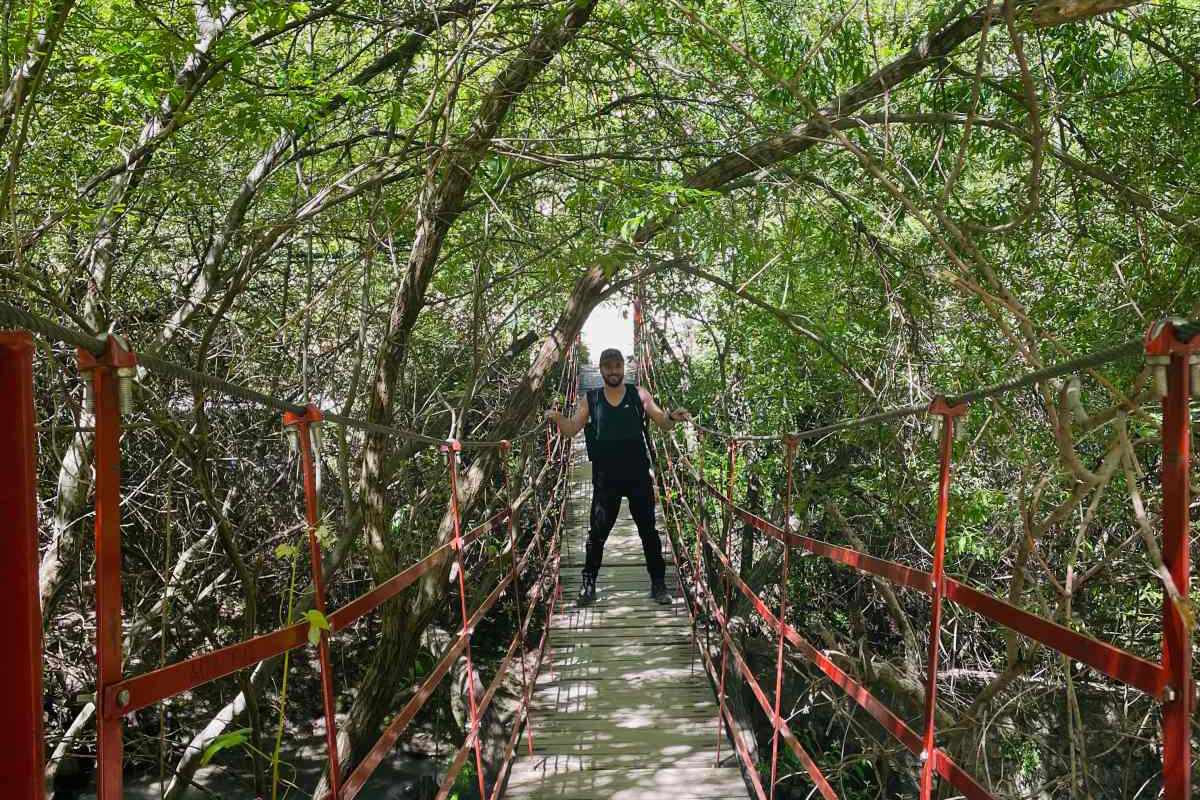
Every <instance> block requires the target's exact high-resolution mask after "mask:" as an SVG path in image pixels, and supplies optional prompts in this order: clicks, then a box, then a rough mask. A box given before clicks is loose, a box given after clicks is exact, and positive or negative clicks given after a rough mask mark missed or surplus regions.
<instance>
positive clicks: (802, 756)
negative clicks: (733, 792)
mask: <svg viewBox="0 0 1200 800" xmlns="http://www.w3.org/2000/svg"><path fill="white" fill-rule="evenodd" d="M722 555H724V554H722ZM724 563H725V561H724V560H722V564H724ZM730 572H732V569H730ZM710 611H711V613H712V615H713V616H714V617H715V618H716V620H717V625H718V627H720V629H721V639H722V641H723V642H724V643H725V648H726V649H727V650H728V651H729V654H730V655H731V656H733V661H734V665H735V666H736V667H737V668H738V672H740V673H741V675H742V680H744V681H745V682H746V685H747V686H749V687H750V693H751V694H753V695H754V699H755V700H757V701H758V705H759V707H760V708H762V710H763V712H765V713H766V714H767V715H768V716H774V707H773V705H772V703H771V701H770V700H768V699H767V695H766V692H764V691H763V690H762V686H760V685H759V683H758V679H757V678H756V677H754V672H753V671H752V670H751V669H750V666H749V665H748V664H747V663H746V660H745V659H744V658H743V657H742V653H741V651H740V650H739V649H738V648H737V645H736V644H735V643H734V641H733V639H732V638H731V637H730V635H729V624H728V622H727V621H726V619H725V615H724V614H722V613H721V609H720V608H719V607H718V606H717V605H716V603H713V604H711V606H710ZM776 697H777V698H778V695H776ZM774 729H775V731H776V732H777V733H779V734H780V735H781V736H782V737H783V740H784V741H785V742H786V743H787V745H788V747H789V748H790V749H791V751H792V753H793V754H795V756H796V758H797V759H798V760H799V761H800V763H801V764H803V765H804V769H805V771H807V772H808V776H809V777H810V778H812V781H813V784H814V785H815V786H816V787H817V791H818V792H820V793H821V796H822V797H824V798H825V800H837V793H836V792H834V791H833V787H832V786H830V785H829V781H828V780H827V779H826V778H825V775H824V773H822V772H821V768H820V767H819V766H818V765H817V762H815V761H813V759H812V756H810V755H809V754H808V751H807V750H805V749H804V746H803V745H802V744H800V740H799V739H797V738H796V736H795V735H794V734H793V733H792V729H791V727H790V726H789V725H788V724H787V723H786V722H784V721H783V719H781V718H779V717H778V716H774ZM752 774H753V777H754V778H755V780H756V782H757V777H758V770H757V769H756V770H755V771H754V772H753V773H752ZM759 789H760V791H761V786H760V787H759Z"/></svg>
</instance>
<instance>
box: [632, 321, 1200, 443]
mask: <svg viewBox="0 0 1200 800" xmlns="http://www.w3.org/2000/svg"><path fill="white" fill-rule="evenodd" d="M1165 325H1170V326H1171V328H1172V330H1173V332H1174V335H1175V337H1176V338H1177V339H1178V341H1179V342H1181V343H1184V344H1190V342H1191V340H1192V339H1193V338H1195V337H1196V336H1197V335H1198V334H1200V321H1196V322H1190V321H1183V320H1177V321H1174V322H1169V321H1168V322H1163V323H1159V324H1158V325H1156V326H1155V328H1154V329H1153V330H1152V331H1151V332H1150V334H1148V335H1147V337H1145V338H1138V339H1129V340H1127V341H1124V342H1120V343H1118V344H1114V345H1110V346H1108V347H1103V348H1100V349H1098V350H1093V351H1091V352H1089V353H1086V354H1084V355H1081V356H1078V357H1076V358H1071V359H1067V360H1065V361H1060V362H1057V363H1055V364H1050V365H1048V366H1046V367H1042V368H1041V369H1036V370H1030V371H1028V372H1024V373H1022V374H1020V375H1017V376H1016V377H1013V378H1010V379H1009V380H1006V381H1001V382H999V383H994V384H989V385H986V386H978V387H975V388H973V389H968V390H966V391H963V392H960V393H958V394H952V395H945V396H944V399H945V401H946V403H947V404H948V405H950V406H957V405H969V404H971V403H974V402H976V401H978V400H986V399H990V398H994V397H1001V396H1003V395H1006V394H1008V393H1010V392H1013V391H1016V390H1018V389H1024V388H1028V387H1030V386H1034V385H1036V384H1038V383H1041V382H1043V381H1048V380H1053V379H1054V378H1061V377H1064V376H1067V375H1075V374H1078V373H1080V372H1084V371H1086V370H1089V369H1095V368H1097V367H1101V366H1104V365H1106V364H1111V363H1113V362H1115V361H1119V360H1121V359H1123V358H1130V357H1133V356H1137V355H1142V354H1144V353H1145V348H1146V341H1147V340H1148V339H1149V338H1151V337H1152V336H1155V335H1157V332H1160V331H1161V330H1163V329H1164V326H1165ZM653 333H654V331H653V329H650V330H648V331H647V334H653ZM643 339H647V340H648V336H645V335H644V336H643ZM1160 382H1165V375H1164V376H1163V377H1162V378H1161V380H1160ZM1160 391H1161V392H1165V385H1164V386H1163V388H1162V389H1161V390H1160ZM927 414H929V403H927V402H926V403H910V404H908V405H903V406H896V407H895V408H890V409H887V410H884V411H880V412H877V413H874V414H865V415H857V416H853V417H847V418H845V419H842V420H838V421H836V422H831V423H829V424H827V425H820V426H817V427H814V428H808V429H806V430H800V431H791V432H784V433H753V432H742V433H730V432H727V431H720V430H716V429H714V428H711V427H708V426H706V425H703V424H701V423H700V422H698V421H695V420H693V422H692V426H693V427H694V428H696V430H698V431H701V432H703V433H706V434H708V435H710V436H713V437H715V438H718V439H723V440H726V441H728V440H734V441H739V442H778V441H781V440H783V441H786V440H789V439H790V440H793V441H797V442H799V441H805V440H808V439H818V438H821V437H822V436H827V435H829V434H831V433H837V432H839V431H846V430H853V429H856V428H862V427H866V426H869V425H878V424H880V423H884V422H893V421H896V420H900V419H904V418H906V417H916V416H925V415H927Z"/></svg>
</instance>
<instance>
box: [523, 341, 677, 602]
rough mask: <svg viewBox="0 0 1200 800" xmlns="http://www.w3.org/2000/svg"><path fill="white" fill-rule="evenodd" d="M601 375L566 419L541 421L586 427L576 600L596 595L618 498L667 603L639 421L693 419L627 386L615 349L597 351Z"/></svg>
mask: <svg viewBox="0 0 1200 800" xmlns="http://www.w3.org/2000/svg"><path fill="white" fill-rule="evenodd" d="M600 377H601V378H603V379H604V386H603V387H602V388H600V389H591V390H589V391H588V393H587V397H586V402H583V403H580V404H579V408H578V409H576V410H575V414H574V415H572V416H571V417H566V416H564V415H563V414H562V413H560V412H558V411H547V412H546V420H547V421H548V422H553V423H554V424H556V425H557V426H558V430H559V432H560V433H562V434H563V435H564V436H574V435H575V434H576V433H578V432H579V430H580V429H581V428H583V427H584V426H585V425H586V426H587V428H588V430H587V442H588V458H589V459H591V462H592V513H591V528H590V530H589V531H588V540H587V558H586V560H585V563H584V567H583V587H582V588H581V589H580V590H579V598H578V604H579V605H580V606H586V605H590V604H591V603H592V602H593V601H594V600H595V599H596V575H597V574H598V573H599V572H600V560H601V557H602V556H603V554H604V542H605V540H607V539H608V534H609V532H610V531H611V530H612V528H613V524H614V523H615V522H616V521H617V512H618V511H619V510H620V508H621V498H622V497H626V498H628V499H629V514H630V516H632V517H633V521H634V522H635V523H636V524H637V529H638V536H640V537H641V539H642V551H643V552H644V553H645V554H646V570H647V571H648V572H649V573H650V597H651V598H652V599H653V600H654V601H655V602H657V603H660V604H662V605H670V603H671V594H670V592H668V591H667V585H666V581H665V580H664V576H665V573H666V566H665V565H664V564H663V556H662V542H661V540H660V539H659V536H658V531H657V530H655V528H654V484H653V481H652V479H651V477H650V454H649V442H648V441H647V436H648V435H649V434H648V432H647V431H646V429H645V424H644V423H645V419H646V417H649V418H650V419H652V420H654V422H655V424H656V425H658V427H660V428H661V429H663V430H664V431H669V430H670V429H671V428H673V427H674V426H675V423H676V422H686V421H687V420H689V419H691V418H692V417H691V414H689V413H688V412H687V411H685V410H683V409H677V410H675V411H671V412H666V411H663V410H662V409H661V408H659V407H658V404H657V403H655V402H654V398H653V397H651V396H650V393H649V392H647V391H646V390H645V389H643V388H642V387H640V386H632V385H630V386H626V385H625V358H624V356H622V355H621V351H620V350H614V349H611V348H610V349H608V350H605V351H604V352H603V353H601V354H600Z"/></svg>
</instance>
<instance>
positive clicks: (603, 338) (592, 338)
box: [582, 299, 633, 364]
mask: <svg viewBox="0 0 1200 800" xmlns="http://www.w3.org/2000/svg"><path fill="white" fill-rule="evenodd" d="M582 338H583V344H584V346H585V347H587V349H588V354H589V355H590V357H591V362H592V364H595V363H596V360H597V359H598V358H600V351H602V350H605V349H607V348H609V347H615V348H617V349H618V350H620V351H621V352H622V353H624V354H625V360H626V361H628V360H629V359H630V358H632V356H633V308H632V307H631V305H630V304H629V302H628V301H625V300H620V299H618V300H606V301H604V302H603V303H601V304H600V305H598V306H596V308H594V309H593V310H592V314H591V316H589V317H588V318H587V322H585V323H583V333H582Z"/></svg>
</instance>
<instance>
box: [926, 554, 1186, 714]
mask: <svg viewBox="0 0 1200 800" xmlns="http://www.w3.org/2000/svg"><path fill="white" fill-rule="evenodd" d="M945 583H946V599H948V600H953V601H954V602H955V603H958V604H959V605H961V606H966V607H967V608H969V609H971V610H972V611H977V612H979V613H980V614H982V615H983V616H985V617H987V618H988V619H990V620H992V621H993V622H997V623H999V624H1001V625H1003V626H1004V627H1006V628H1010V629H1012V630H1014V631H1016V632H1017V633H1019V634H1021V635H1022V636H1026V637H1028V638H1029V639H1032V640H1033V641H1035V642H1040V643H1041V644H1044V645H1046V646H1048V647H1051V648H1053V649H1054V650H1057V651H1058V652H1060V653H1064V654H1066V655H1068V656H1070V657H1071V658H1073V659H1075V660H1076V661H1079V662H1081V663H1083V664H1087V665H1088V666H1090V667H1092V668H1094V669H1096V670H1099V671H1100V672H1103V673H1104V674H1105V675H1107V676H1109V677H1110V678H1115V679H1116V680H1118V681H1121V682H1122V683H1127V684H1129V685H1130V686H1132V687H1134V688H1135V689H1140V690H1141V691H1143V692H1146V693H1147V694H1149V695H1151V696H1152V697H1155V698H1161V697H1162V696H1163V693H1164V691H1165V689H1166V687H1167V683H1168V674H1167V671H1166V670H1165V669H1163V668H1162V667H1161V666H1159V665H1158V664H1155V663H1153V662H1151V661H1147V660H1146V659H1144V658H1138V657H1137V656H1135V655H1133V654H1132V653H1127V652H1125V651H1124V650H1122V649H1120V648H1119V647H1115V646H1114V645H1111V644H1108V643H1107V642H1102V641H1100V640H1099V639H1093V638H1092V637H1090V636H1086V635H1084V634H1082V633H1079V632H1077V631H1073V630H1071V629H1070V628H1067V627H1064V626H1062V625H1059V624H1058V623H1057V622H1051V621H1050V620H1048V619H1044V618H1043V617H1039V616H1038V615H1036V614H1031V613H1029V612H1028V611H1024V610H1022V609H1020V608H1017V607H1016V606H1014V605H1012V604H1010V603H1007V602H1005V601H1004V600H1001V599H999V598H998V597H994V596H992V595H990V594H987V593H986V592H981V591H979V590H978V589H973V588H971V587H970V586H967V585H966V584H964V583H962V582H960V581H957V580H955V579H954V578H946V579H945Z"/></svg>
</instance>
